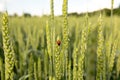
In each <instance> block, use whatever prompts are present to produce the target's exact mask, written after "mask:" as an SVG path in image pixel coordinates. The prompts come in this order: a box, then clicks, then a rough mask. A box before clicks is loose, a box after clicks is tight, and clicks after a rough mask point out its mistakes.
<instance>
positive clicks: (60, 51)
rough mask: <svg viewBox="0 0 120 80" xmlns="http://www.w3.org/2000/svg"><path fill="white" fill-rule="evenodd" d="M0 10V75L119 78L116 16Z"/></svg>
mask: <svg viewBox="0 0 120 80" xmlns="http://www.w3.org/2000/svg"><path fill="white" fill-rule="evenodd" d="M68 1H69V0H63V5H62V12H63V14H62V16H54V7H55V6H53V4H54V0H50V5H51V7H50V8H51V14H50V15H49V16H42V17H35V16H34V17H24V16H21V17H19V16H18V17H11V16H9V15H8V12H7V11H5V12H3V13H0V80H120V67H119V66H120V46H119V45H120V42H119V40H120V31H119V30H120V16H116V15H113V0H111V16H110V17H108V16H105V15H104V12H101V11H99V12H98V14H97V15H94V16H89V14H88V13H85V14H84V15H83V16H79V17H76V16H68V12H67V10H68V7H67V6H68Z"/></svg>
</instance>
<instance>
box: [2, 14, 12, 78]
mask: <svg viewBox="0 0 120 80" xmlns="http://www.w3.org/2000/svg"><path fill="white" fill-rule="evenodd" d="M2 37H3V48H4V55H5V80H13V66H14V50H13V46H12V42H11V41H10V37H9V32H8V13H7V12H4V13H3V17H2Z"/></svg>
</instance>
